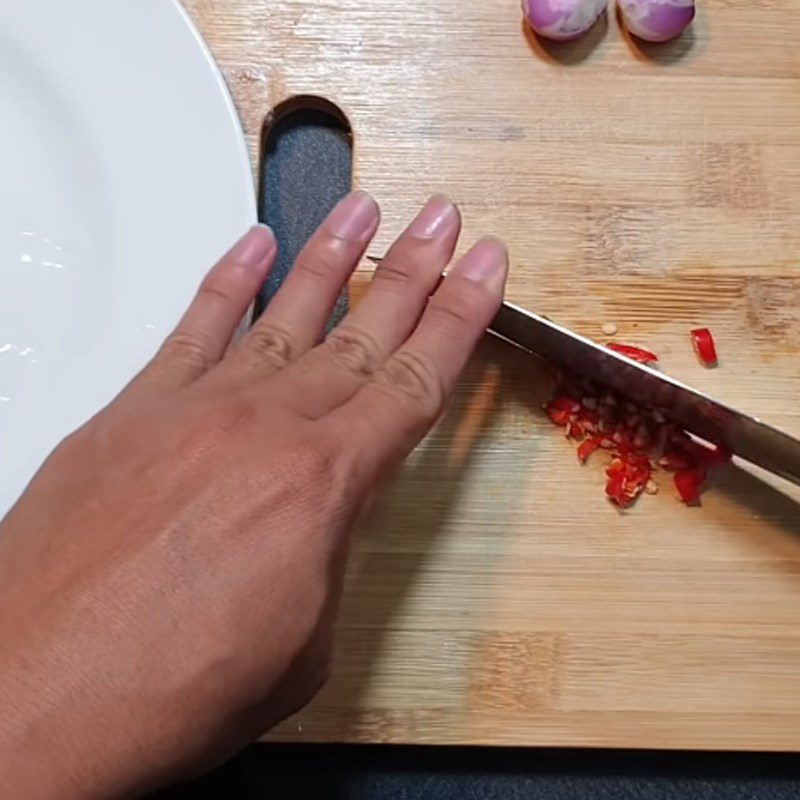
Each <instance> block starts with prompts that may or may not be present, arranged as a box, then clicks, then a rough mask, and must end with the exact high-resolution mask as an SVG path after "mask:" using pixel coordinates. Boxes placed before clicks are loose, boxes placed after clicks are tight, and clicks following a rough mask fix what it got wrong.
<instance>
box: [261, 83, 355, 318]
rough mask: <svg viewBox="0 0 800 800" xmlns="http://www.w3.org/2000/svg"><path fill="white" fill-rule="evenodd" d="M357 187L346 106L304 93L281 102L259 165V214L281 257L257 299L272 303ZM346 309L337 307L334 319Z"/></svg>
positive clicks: (267, 124) (265, 134)
mask: <svg viewBox="0 0 800 800" xmlns="http://www.w3.org/2000/svg"><path fill="white" fill-rule="evenodd" d="M352 186H353V131H352V128H351V126H350V122H349V120H348V119H347V117H346V115H345V114H344V113H343V112H342V110H341V109H340V108H339V107H338V106H337V105H335V104H334V103H331V102H330V101H329V100H326V99H325V98H323V97H316V96H312V95H301V96H297V97H292V98H289V99H288V100H285V101H284V102H282V103H280V104H279V105H277V106H276V107H275V108H274V109H272V111H271V112H270V113H269V114H268V116H267V118H266V120H265V121H264V127H263V130H262V137H261V166H260V169H259V190H258V195H259V196H258V213H259V219H260V220H261V221H262V222H264V223H266V224H267V225H269V226H270V227H271V228H272V229H273V230H274V231H275V235H276V237H277V239H278V244H279V245H280V248H279V256H278V261H277V263H276V265H275V267H274V268H273V270H272V272H271V273H270V277H269V279H268V280H267V283H266V284H265V285H264V289H263V291H262V293H261V295H260V298H259V300H258V302H257V303H256V309H255V311H256V315H258V314H260V313H261V311H263V309H264V308H265V307H266V306H267V304H268V303H269V301H270V300H271V299H272V297H273V296H274V295H275V293H276V292H277V291H278V289H279V288H280V286H281V284H282V283H283V281H284V279H285V278H286V275H287V274H288V273H289V270H290V269H291V268H292V266H293V265H294V263H295V261H296V259H297V256H298V254H299V253H300V250H301V249H302V247H303V245H304V244H305V243H306V241H308V239H309V238H310V237H311V235H312V234H313V233H314V231H315V230H316V229H317V228H318V227H319V225H320V224H322V222H323V220H324V219H325V217H326V216H327V215H328V213H329V212H330V211H331V209H332V208H333V207H334V206H335V205H336V203H338V202H339V200H341V199H342V198H343V197H344V196H345V195H346V194H348V193H349V192H350V191H351V190H352ZM346 310H347V296H346V295H343V296H342V298H341V299H340V300H339V303H338V304H337V306H336V311H335V313H334V315H333V319H332V324H333V323H335V322H336V321H337V320H338V319H340V318H341V316H342V315H343V314H344V313H345V311H346Z"/></svg>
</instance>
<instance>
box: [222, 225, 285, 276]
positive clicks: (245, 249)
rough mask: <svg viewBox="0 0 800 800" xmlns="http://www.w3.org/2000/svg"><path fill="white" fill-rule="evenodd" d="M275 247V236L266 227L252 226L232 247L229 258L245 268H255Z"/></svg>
mask: <svg viewBox="0 0 800 800" xmlns="http://www.w3.org/2000/svg"><path fill="white" fill-rule="evenodd" d="M276 247H277V243H276V242H275V234H274V233H273V232H272V230H271V229H270V228H268V227H267V226H266V225H253V227H252V228H250V230H249V231H248V232H247V233H246V234H245V235H244V236H242V238H241V239H239V241H238V242H237V243H236V244H235V245H234V246H233V249H232V250H231V252H230V253H229V256H230V258H232V259H233V260H234V261H238V262H239V263H240V264H244V265H245V266H247V267H257V266H258V265H259V264H261V263H262V262H263V261H264V260H265V259H266V258H267V257H268V256H270V255H272V253H273V251H274V250H275V248H276Z"/></svg>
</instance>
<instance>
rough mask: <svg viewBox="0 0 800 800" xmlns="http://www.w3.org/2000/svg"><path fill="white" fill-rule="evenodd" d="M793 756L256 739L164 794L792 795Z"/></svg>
mask: <svg viewBox="0 0 800 800" xmlns="http://www.w3.org/2000/svg"><path fill="white" fill-rule="evenodd" d="M799 779H800V769H799V768H798V759H797V758H796V757H794V756H786V755H784V756H777V755H717V754H697V753H630V752H610V751H580V750H571V751H548V750H520V749H488V748H487V749H476V748H469V749H467V748H463V749H459V748H402V747H378V746H375V747H301V746H287V745H281V746H278V745H257V746H254V747H251V748H250V749H248V750H247V751H246V752H245V753H243V754H242V755H241V756H239V757H238V758H236V759H234V760H233V761H232V762H230V763H229V764H228V765H226V766H225V767H224V768H223V769H221V770H219V771H218V772H217V773H215V774H214V775H211V776H209V777H208V778H206V779H205V780H203V781H198V782H196V783H194V784H191V785H188V786H185V787H183V788H181V789H176V790H172V791H170V792H168V793H166V794H163V795H161V797H160V798H159V800H195V799H196V798H200V797H209V798H226V800H227V799H229V800H256V799H258V800H261V799H262V798H264V800H266V798H282V799H283V800H294V799H295V798H297V800H678V799H679V798H680V800H683V799H684V798H686V800H791V799H793V798H797V797H800V782H799Z"/></svg>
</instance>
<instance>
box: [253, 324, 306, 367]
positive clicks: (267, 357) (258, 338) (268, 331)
mask: <svg viewBox="0 0 800 800" xmlns="http://www.w3.org/2000/svg"><path fill="white" fill-rule="evenodd" d="M246 347H247V349H248V351H249V352H250V353H251V355H253V356H254V357H255V358H256V359H257V360H258V361H259V362H264V361H266V362H267V363H269V364H271V365H273V366H275V367H278V368H280V367H283V366H285V365H286V364H288V363H289V361H291V360H292V358H293V357H294V351H295V345H294V341H293V340H292V337H291V336H290V335H289V333H288V332H287V331H285V330H282V329H281V328H278V327H276V326H274V325H268V324H264V323H262V324H260V325H257V326H256V327H255V328H253V330H252V331H250V335H249V336H248V338H247V343H246Z"/></svg>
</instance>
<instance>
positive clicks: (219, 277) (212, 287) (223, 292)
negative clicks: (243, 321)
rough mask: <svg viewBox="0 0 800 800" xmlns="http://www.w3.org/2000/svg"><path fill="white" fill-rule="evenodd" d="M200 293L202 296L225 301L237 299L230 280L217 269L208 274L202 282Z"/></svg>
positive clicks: (230, 301) (231, 301)
mask: <svg viewBox="0 0 800 800" xmlns="http://www.w3.org/2000/svg"><path fill="white" fill-rule="evenodd" d="M198 294H199V295H201V296H205V297H209V298H214V299H218V300H222V301H223V302H224V303H233V302H235V301H236V298H235V297H234V295H233V292H231V285H230V281H228V280H227V279H226V276H225V275H223V274H220V273H219V272H216V271H215V272H212V273H211V274H210V275H208V277H207V278H206V279H205V280H204V281H203V282H202V283H201V284H200V290H199V292H198Z"/></svg>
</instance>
